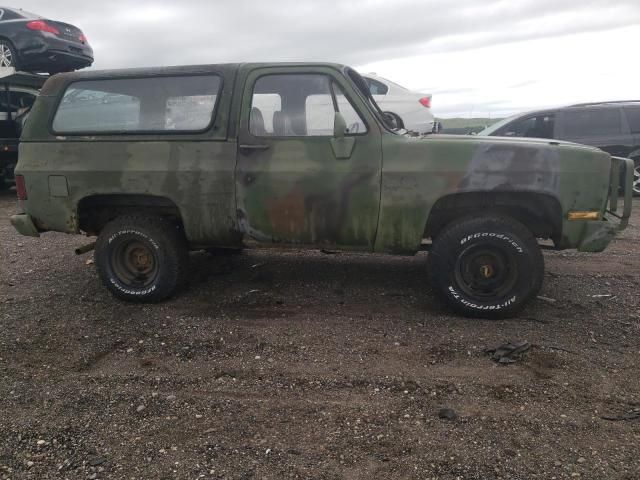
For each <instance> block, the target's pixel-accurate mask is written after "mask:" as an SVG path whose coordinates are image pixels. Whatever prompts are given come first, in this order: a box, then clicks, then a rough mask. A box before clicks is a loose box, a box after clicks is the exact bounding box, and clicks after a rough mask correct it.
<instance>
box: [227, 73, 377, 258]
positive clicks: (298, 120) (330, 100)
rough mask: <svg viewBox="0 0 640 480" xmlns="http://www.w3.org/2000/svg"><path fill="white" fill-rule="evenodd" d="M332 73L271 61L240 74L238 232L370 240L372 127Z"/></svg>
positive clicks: (325, 241)
mask: <svg viewBox="0 0 640 480" xmlns="http://www.w3.org/2000/svg"><path fill="white" fill-rule="evenodd" d="M336 73H337V72H335V71H334V70H333V69H331V68H328V67H316V68H310V67H299V68H296V67H287V68H285V67H274V68H258V69H255V70H252V71H251V72H250V73H249V74H248V77H247V81H246V83H245V91H244V97H243V101H242V109H241V115H240V125H239V134H238V154H237V166H236V192H237V208H238V223H239V226H240V229H241V231H242V232H243V234H244V236H245V241H249V242H258V243H262V244H264V243H267V244H282V245H315V246H330V247H335V248H344V249H353V250H366V251H371V250H373V245H374V241H375V234H376V229H377V223H378V211H379V208H380V176H381V166H382V152H381V132H380V130H379V127H378V126H377V124H376V123H375V121H374V119H373V116H372V115H371V113H370V112H369V111H368V110H367V108H366V107H365V106H364V105H363V104H362V102H361V100H360V98H359V97H358V96H357V95H355V94H354V93H353V90H352V87H351V85H350V84H349V83H348V82H347V81H346V80H345V79H344V78H343V77H341V76H340V75H337V74H336ZM336 112H340V115H341V118H344V120H345V122H346V125H347V130H346V132H344V134H343V135H340V134H338V135H337V137H342V138H337V137H336V134H335V133H334V120H335V116H336ZM338 130H340V128H339V129H338Z"/></svg>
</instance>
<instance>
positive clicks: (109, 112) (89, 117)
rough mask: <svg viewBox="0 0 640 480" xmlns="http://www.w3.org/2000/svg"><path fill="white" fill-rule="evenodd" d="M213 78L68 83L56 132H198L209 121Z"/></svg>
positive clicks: (214, 96)
mask: <svg viewBox="0 0 640 480" xmlns="http://www.w3.org/2000/svg"><path fill="white" fill-rule="evenodd" d="M220 84H221V81H220V77H218V76H217V75H198V76H178V77H153V78H127V79H111V80H85V81H79V82H74V83H72V84H71V85H70V86H69V87H68V88H67V90H66V91H65V94H64V96H63V97H62V100H61V102H60V105H59V107H58V110H57V112H56V115H55V118H54V121H53V128H54V130H55V131H56V132H61V133H73V132H88V133H107V132H161V131H200V130H203V129H205V128H206V127H207V126H208V125H209V124H210V123H211V120H212V115H213V111H214V110H215V105H216V100H217V98H218V91H219V89H220Z"/></svg>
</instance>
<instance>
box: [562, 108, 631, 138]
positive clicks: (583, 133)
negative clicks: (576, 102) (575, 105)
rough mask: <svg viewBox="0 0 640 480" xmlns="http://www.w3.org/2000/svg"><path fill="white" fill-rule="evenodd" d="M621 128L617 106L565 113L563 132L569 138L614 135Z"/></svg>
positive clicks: (619, 131)
mask: <svg viewBox="0 0 640 480" xmlns="http://www.w3.org/2000/svg"><path fill="white" fill-rule="evenodd" d="M621 128H622V125H621V121H620V110H619V109H618V108H598V109H591V110H588V109H576V110H568V111H567V112H566V113H565V127H564V132H565V136H566V137H569V138H581V137H588V136H592V135H615V134H619V133H621Z"/></svg>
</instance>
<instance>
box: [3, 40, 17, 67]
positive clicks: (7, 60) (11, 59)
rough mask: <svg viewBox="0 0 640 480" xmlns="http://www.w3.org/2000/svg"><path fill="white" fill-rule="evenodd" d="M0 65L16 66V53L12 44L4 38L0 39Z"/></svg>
mask: <svg viewBox="0 0 640 480" xmlns="http://www.w3.org/2000/svg"><path fill="white" fill-rule="evenodd" d="M0 67H15V68H16V69H17V68H18V54H17V53H16V50H15V48H13V45H12V44H11V43H10V42H8V41H6V40H0Z"/></svg>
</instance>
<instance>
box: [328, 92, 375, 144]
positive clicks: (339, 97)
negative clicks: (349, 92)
mask: <svg viewBox="0 0 640 480" xmlns="http://www.w3.org/2000/svg"><path fill="white" fill-rule="evenodd" d="M333 91H334V93H335V96H336V103H337V105H338V111H339V112H340V113H341V114H342V116H343V117H344V120H345V123H346V124H347V134H357V133H366V131H367V126H366V125H365V123H364V121H363V120H362V117H360V115H359V114H358V112H356V110H355V108H353V105H351V102H350V101H349V99H348V98H347V97H346V95H345V94H344V92H343V91H342V89H341V88H340V86H339V85H338V84H337V83H335V82H333ZM332 127H333V125H332ZM332 133H333V132H332Z"/></svg>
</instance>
